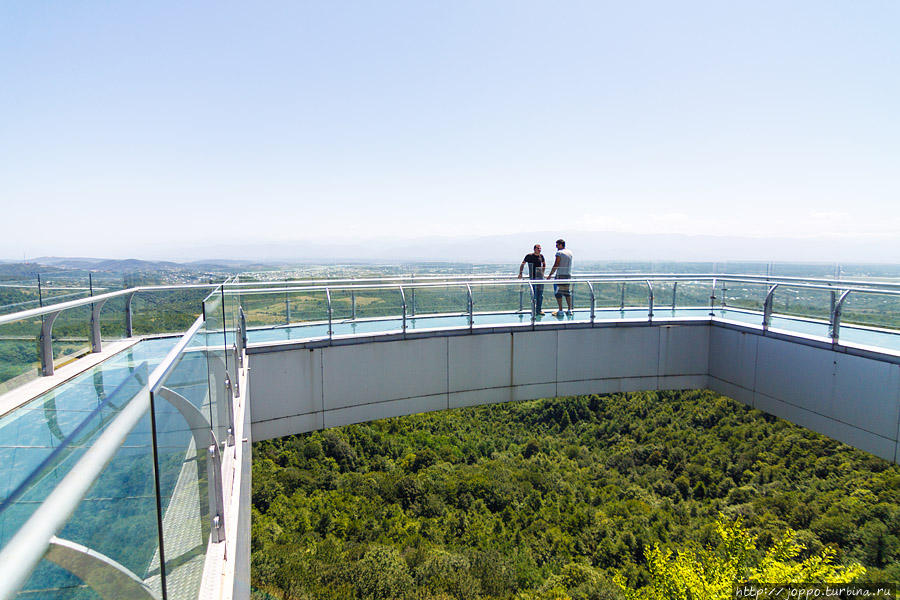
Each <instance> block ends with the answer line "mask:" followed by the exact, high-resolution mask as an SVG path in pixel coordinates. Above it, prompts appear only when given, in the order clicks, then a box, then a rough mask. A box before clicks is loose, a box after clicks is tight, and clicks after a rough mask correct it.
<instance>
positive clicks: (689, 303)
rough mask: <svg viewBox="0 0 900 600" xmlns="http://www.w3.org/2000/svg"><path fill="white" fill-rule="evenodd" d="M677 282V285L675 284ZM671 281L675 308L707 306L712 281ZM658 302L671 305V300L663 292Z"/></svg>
mask: <svg viewBox="0 0 900 600" xmlns="http://www.w3.org/2000/svg"><path fill="white" fill-rule="evenodd" d="M675 283H677V286H676V285H675ZM675 283H673V286H674V287H675V288H676V289H675V308H676V309H677V308H688V307H705V308H708V307H709V297H710V296H711V295H712V281H678V282H675ZM659 302H661V303H662V304H665V305H668V306H670V307H671V305H672V300H671V298H670V297H669V296H666V295H665V294H663V295H662V296H660V297H659Z"/></svg>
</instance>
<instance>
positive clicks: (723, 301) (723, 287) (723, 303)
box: [722, 279, 728, 308]
mask: <svg viewBox="0 0 900 600" xmlns="http://www.w3.org/2000/svg"><path fill="white" fill-rule="evenodd" d="M727 291H728V288H727V287H725V280H724V279H723V280H722V308H725V300H726V297H725V296H726V294H725V292H727Z"/></svg>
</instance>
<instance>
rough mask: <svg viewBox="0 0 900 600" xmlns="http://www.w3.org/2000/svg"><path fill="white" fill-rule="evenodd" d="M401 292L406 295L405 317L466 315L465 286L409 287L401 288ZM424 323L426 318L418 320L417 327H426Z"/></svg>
mask: <svg viewBox="0 0 900 600" xmlns="http://www.w3.org/2000/svg"><path fill="white" fill-rule="evenodd" d="M403 291H404V293H405V294H406V306H407V315H412V316H423V315H462V314H468V308H467V307H468V304H467V295H466V286H465V285H459V284H453V285H410V286H403ZM418 321H421V324H419V323H418ZM426 321H427V319H426V318H422V319H418V320H417V326H422V327H427V326H428V325H427V323H426Z"/></svg>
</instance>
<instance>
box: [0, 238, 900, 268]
mask: <svg viewBox="0 0 900 600" xmlns="http://www.w3.org/2000/svg"><path fill="white" fill-rule="evenodd" d="M560 236H562V237H565V239H566V240H567V243H568V247H569V249H570V250H572V252H573V253H574V254H575V260H576V268H577V265H578V264H579V263H582V264H583V263H587V262H597V261H604V262H608V261H617V262H633V261H642V262H647V261H656V262H658V261H667V262H686V261H700V262H707V263H714V262H718V263H723V262H729V261H753V262H760V263H769V262H780V263H785V262H796V263H820V264H822V263H824V264H832V265H833V264H836V263H841V264H849V263H877V264H900V235H898V236H896V237H894V238H891V239H885V238H877V239H858V238H856V239H824V238H806V239H802V238H799V239H798V238H752V237H739V236H718V235H697V236H689V235H677V234H630V233H611V232H607V233H603V232H589V231H570V232H558V231H534V232H527V233H516V234H504V235H496V236H459V237H449V236H447V237H439V236H434V237H428V238H418V239H409V238H407V239H401V238H396V237H393V238H388V237H385V238H375V239H369V240H360V241H356V240H354V241H350V242H317V241H296V242H250V243H233V244H228V245H208V246H194V247H182V248H178V247H171V248H168V249H167V251H166V253H167V254H168V255H169V256H158V258H159V259H160V260H151V259H152V258H153V256H152V255H151V256H145V257H144V258H143V259H138V258H129V259H108V258H89V257H58V256H42V257H38V258H33V259H30V260H29V261H28V263H32V264H36V265H41V266H42V267H43V268H58V269H76V270H77V269H81V270H91V271H105V272H111V273H117V274H119V273H139V272H148V271H153V272H166V271H171V272H181V271H192V272H197V271H211V272H220V271H234V270H240V271H251V270H266V269H277V268H280V267H285V266H298V265H299V266H303V265H316V264H334V263H342V264H347V263H382V264H384V263H389V264H396V263H415V262H440V263H475V264H491V263H493V264H500V265H512V267H517V266H518V264H519V262H520V261H521V260H522V257H523V256H524V255H525V254H526V253H527V252H530V251H531V247H532V245H533V244H535V243H540V244H542V245H543V250H544V254H545V255H546V256H550V257H552V255H553V253H554V251H555V250H554V241H555V240H556V239H557V238H558V237H560ZM173 257H179V258H184V259H186V260H178V261H177V262H176V261H175V260H172V258H173ZM11 264H18V265H19V266H18V267H12V266H10V265H11ZM22 265H23V263H20V262H18V263H13V262H12V261H0V267H2V268H3V269H18V270H21V269H27V267H24V266H22ZM3 269H0V270H3ZM30 269H31V271H30V272H35V271H36V270H40V269H39V268H37V269H36V268H35V267H30Z"/></svg>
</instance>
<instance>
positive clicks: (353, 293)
mask: <svg viewBox="0 0 900 600" xmlns="http://www.w3.org/2000/svg"><path fill="white" fill-rule="evenodd" d="M350 318H351V319H353V320H354V321H355V320H356V290H350Z"/></svg>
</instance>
